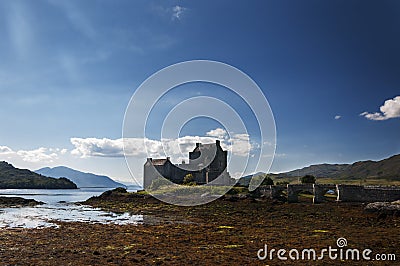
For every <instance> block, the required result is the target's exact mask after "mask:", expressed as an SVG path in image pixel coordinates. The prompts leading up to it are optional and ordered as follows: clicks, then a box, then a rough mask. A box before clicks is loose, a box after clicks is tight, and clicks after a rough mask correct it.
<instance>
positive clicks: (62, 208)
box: [0, 188, 143, 228]
mask: <svg viewBox="0 0 400 266" xmlns="http://www.w3.org/2000/svg"><path fill="white" fill-rule="evenodd" d="M106 190H109V188H82V189H56V190H46V189H0V196H5V197H22V198H27V199H35V200H37V201H42V202H44V203H46V204H44V205H39V206H36V207H23V208H3V209H0V228H43V227H58V225H57V224H56V223H55V221H63V222H86V223H114V224H138V223H141V222H142V221H143V217H142V215H130V214H128V213H124V214H116V213H112V212H104V211H101V210H99V209H96V208H92V207H90V206H82V205H75V204H73V203H74V202H78V201H84V200H87V199H88V198H90V197H92V196H98V195H100V194H101V193H103V192H104V191H106Z"/></svg>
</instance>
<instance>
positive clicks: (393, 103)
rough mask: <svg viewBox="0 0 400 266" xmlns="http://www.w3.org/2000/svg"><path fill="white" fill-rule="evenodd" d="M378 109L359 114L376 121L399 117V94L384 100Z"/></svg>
mask: <svg viewBox="0 0 400 266" xmlns="http://www.w3.org/2000/svg"><path fill="white" fill-rule="evenodd" d="M379 110H380V112H375V113H368V112H363V113H361V114H360V115H361V116H364V117H365V118H367V119H369V120H378V121H382V120H388V119H391V118H397V117H400V96H396V97H394V98H393V99H389V100H386V101H385V103H384V104H383V105H382V106H381V107H380V108H379Z"/></svg>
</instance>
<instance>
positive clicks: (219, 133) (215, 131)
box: [206, 128, 228, 140]
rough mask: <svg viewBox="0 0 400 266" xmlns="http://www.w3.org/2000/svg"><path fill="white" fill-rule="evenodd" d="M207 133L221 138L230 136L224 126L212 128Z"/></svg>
mask: <svg viewBox="0 0 400 266" xmlns="http://www.w3.org/2000/svg"><path fill="white" fill-rule="evenodd" d="M206 135H207V136H209V137H216V138H219V139H221V140H222V139H225V138H227V137H228V133H227V132H226V130H225V129H223V128H216V129H213V130H210V131H208V132H207V133H206Z"/></svg>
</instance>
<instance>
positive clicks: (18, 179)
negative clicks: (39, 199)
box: [0, 161, 77, 189]
mask: <svg viewBox="0 0 400 266" xmlns="http://www.w3.org/2000/svg"><path fill="white" fill-rule="evenodd" d="M0 188H2V189H76V188H77V186H76V184H75V183H73V182H72V181H71V180H69V179H67V178H65V177H60V178H53V177H47V176H43V175H40V174H38V173H35V172H32V171H30V170H28V169H19V168H16V167H14V166H13V165H12V164H9V163H7V162H5V161H1V162H0Z"/></svg>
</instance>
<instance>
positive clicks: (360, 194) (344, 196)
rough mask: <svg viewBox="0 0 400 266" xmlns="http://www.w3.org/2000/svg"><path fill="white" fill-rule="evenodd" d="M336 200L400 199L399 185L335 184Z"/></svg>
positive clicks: (373, 200) (372, 200)
mask: <svg viewBox="0 0 400 266" xmlns="http://www.w3.org/2000/svg"><path fill="white" fill-rule="evenodd" d="M337 190H338V197H337V200H338V201H343V202H346V201H347V202H378V201H396V200H399V199H400V187H394V186H392V187H385V186H357V185H337Z"/></svg>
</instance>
